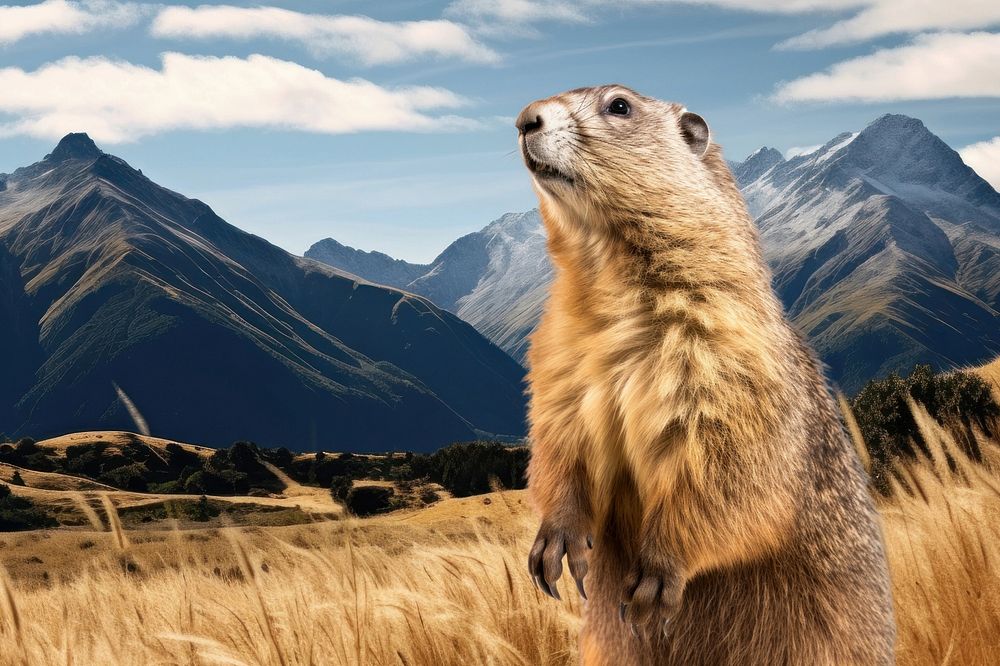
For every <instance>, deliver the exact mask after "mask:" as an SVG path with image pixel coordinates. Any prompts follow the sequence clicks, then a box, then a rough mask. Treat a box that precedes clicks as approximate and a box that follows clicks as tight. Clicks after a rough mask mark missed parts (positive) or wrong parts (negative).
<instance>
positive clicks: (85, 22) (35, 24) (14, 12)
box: [0, 0, 143, 45]
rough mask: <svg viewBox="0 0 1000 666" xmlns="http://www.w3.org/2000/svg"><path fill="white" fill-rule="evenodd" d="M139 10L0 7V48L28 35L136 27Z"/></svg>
mask: <svg viewBox="0 0 1000 666" xmlns="http://www.w3.org/2000/svg"><path fill="white" fill-rule="evenodd" d="M142 11H143V9H142V7H141V6H140V5H138V4H134V3H120V2H113V1H112V0H86V1H84V2H69V1H68V0H46V1H45V2H41V3H39V4H35V5H24V6H9V5H3V6H0V45H2V44H13V43H14V42H17V41H19V40H21V39H24V38H25V37H28V36H30V35H39V34H71V33H83V32H87V31H89V30H94V29H97V28H105V27H110V28H125V27H128V26H130V25H133V24H135V23H136V21H138V20H139V18H140V16H141V15H142Z"/></svg>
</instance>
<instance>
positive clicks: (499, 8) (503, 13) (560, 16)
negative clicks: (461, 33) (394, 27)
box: [445, 0, 591, 24]
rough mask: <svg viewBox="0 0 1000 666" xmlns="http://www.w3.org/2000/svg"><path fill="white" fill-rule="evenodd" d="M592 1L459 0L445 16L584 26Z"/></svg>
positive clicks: (452, 4) (453, 3)
mask: <svg viewBox="0 0 1000 666" xmlns="http://www.w3.org/2000/svg"><path fill="white" fill-rule="evenodd" d="M589 4H591V3H589V2H586V1H585V2H566V1H564V0H455V2H452V3H451V4H450V5H448V8H447V9H446V10H445V14H448V15H452V16H460V17H462V18H466V19H473V20H476V21H501V22H503V23H515V24H528V23H540V22H542V21H563V22H570V23H580V22H584V21H587V16H586V14H585V13H584V11H583V7H582V5H589Z"/></svg>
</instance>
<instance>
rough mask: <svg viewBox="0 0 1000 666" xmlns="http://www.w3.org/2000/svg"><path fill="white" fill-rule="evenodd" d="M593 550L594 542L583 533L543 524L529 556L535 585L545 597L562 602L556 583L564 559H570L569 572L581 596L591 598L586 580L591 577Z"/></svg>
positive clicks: (529, 565) (530, 570)
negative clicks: (588, 594)
mask: <svg viewBox="0 0 1000 666" xmlns="http://www.w3.org/2000/svg"><path fill="white" fill-rule="evenodd" d="M591 548H593V540H592V538H591V537H590V536H589V535H587V534H585V532H584V531H583V530H573V529H567V528H564V527H558V526H555V525H553V524H551V523H549V522H548V521H543V522H542V526H541V527H540V528H539V529H538V536H536V537H535V545H533V546H532V547H531V554H530V555H529V556H528V571H529V572H531V577H532V578H533V579H534V581H535V584H536V585H537V586H538V589H540V590H541V591H542V592H544V593H545V594H547V595H549V596H551V597H552V598H554V599H559V600H561V599H562V597H560V596H559V590H558V589H557V588H556V582H557V581H558V580H559V577H560V576H562V570H563V565H562V559H563V556H564V555H565V556H566V559H567V561H568V562H569V572H570V574H571V575H572V576H573V579H574V580H576V589H577V590H579V592H580V596H581V597H583V598H584V599H586V598H587V593H586V591H585V590H584V588H583V579H584V577H585V576H586V575H587V569H588V566H587V552H588V551H589V550H590V549H591Z"/></svg>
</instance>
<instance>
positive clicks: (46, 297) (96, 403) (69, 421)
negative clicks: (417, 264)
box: [0, 134, 524, 451]
mask: <svg viewBox="0 0 1000 666" xmlns="http://www.w3.org/2000/svg"><path fill="white" fill-rule="evenodd" d="M0 276H2V277H3V281H2V283H0V314H3V316H5V317H9V321H12V322H14V323H15V324H16V325H15V326H4V327H3V328H2V329H0V330H2V332H0V336H5V337H3V338H2V339H0V343H2V346H0V354H3V356H4V360H3V362H4V363H5V364H8V365H9V366H13V367H15V369H16V372H15V376H17V377H20V378H21V379H20V380H19V381H20V384H17V385H15V388H10V387H8V386H5V389H6V390H7V391H8V395H4V396H0V397H3V398H4V399H5V400H4V402H3V404H2V406H0V418H2V420H0V431H5V432H7V433H8V434H13V435H21V434H23V435H31V436H33V437H36V438H41V437H47V436H52V435H59V434H62V433H65V432H73V431H80V430H99V429H106V430H118V429H132V428H134V425H133V419H132V417H131V416H130V415H129V413H128V410H127V409H126V408H125V406H124V402H123V400H122V399H121V398H120V396H119V393H118V392H117V390H116V387H120V389H121V390H122V391H123V392H124V393H125V394H127V396H129V397H130V398H131V401H132V402H133V403H134V404H135V406H136V407H137V408H138V410H139V411H140V412H141V413H142V415H143V416H144V418H145V420H146V421H147V422H148V424H149V426H150V428H152V429H153V430H154V431H155V432H156V433H157V434H159V435H162V436H165V437H169V438H176V439H181V440H187V441H197V442H201V443H205V444H212V445H221V444H229V443H231V442H232V441H234V440H237V439H251V440H254V441H257V442H259V443H261V444H265V445H285V446H289V447H290V448H293V449H300V450H302V449H313V448H314V447H316V446H322V447H325V448H327V449H338V450H355V451H366V450H389V449H403V448H405V449H414V450H420V449H429V448H435V447H437V446H440V445H443V444H446V443H449V442H451V441H455V440H462V439H472V438H474V437H475V436H477V435H478V434H482V433H490V434H499V435H507V436H519V435H521V434H523V430H524V424H523V420H524V397H523V395H522V386H521V385H522V380H523V369H522V368H521V367H520V366H519V365H518V364H517V363H516V362H514V361H513V360H512V359H511V358H510V357H508V356H507V355H506V354H505V353H504V352H503V351H502V350H500V349H499V348H497V347H496V346H495V345H493V344H492V343H490V342H489V341H487V340H486V339H484V338H483V337H482V336H481V335H480V334H479V333H478V332H476V330H475V329H474V328H473V327H472V326H470V325H468V324H467V323H465V322H463V321H462V320H461V319H459V318H458V317H456V316H454V315H452V314H450V313H448V312H446V311H443V310H441V309H440V308H438V307H437V306H435V305H433V304H432V303H430V302H429V301H427V300H426V299H423V298H420V297H419V296H415V295H413V294H411V293H404V292H401V291H399V290H396V289H392V288H388V287H385V286H381V285H376V284H371V283H369V282H367V281H365V280H362V279H359V278H357V277H355V276H353V275H347V274H345V273H343V272H341V271H337V270H334V269H332V268H330V267H328V266H325V265H323V264H320V263H318V262H315V261H311V260H309V259H303V258H300V257H295V256H293V255H291V254H289V253H287V252H285V251H284V250H281V249H280V248H278V247H276V246H274V245H271V244H270V243H268V242H267V241H265V240H263V239H261V238H259V237H256V236H253V235H251V234H248V233H245V232H243V231H241V230H239V229H237V228H236V227H234V226H232V225H230V224H228V223H226V222H225V221H224V220H222V219H221V218H219V217H218V216H217V215H215V213H214V212H213V211H212V210H211V208H209V207H208V206H207V205H205V204H204V203H202V202H200V201H197V200H192V199H188V198H186V197H184V196H182V195H180V194H177V193H174V192H171V191H169V190H167V189H165V188H163V187H160V186H158V185H156V184H155V183H153V182H152V181H150V180H149V179H148V178H146V177H145V176H144V175H143V174H142V173H141V172H140V171H138V170H136V169H133V168H132V167H130V166H129V165H128V164H126V163H125V162H124V161H122V160H121V159H118V158H116V157H113V156H111V155H108V154H105V153H103V152H102V151H101V150H100V149H98V148H97V146H96V145H94V143H93V142H92V141H91V140H90V139H89V137H87V136H86V135H82V134H74V135H69V136H67V137H66V138H64V139H63V140H62V141H61V142H60V143H59V145H58V146H57V147H56V149H55V150H54V151H53V152H52V153H51V154H49V155H48V156H46V157H45V159H43V160H42V161H40V162H38V163H36V164H33V165H31V166H28V167H24V168H21V169H18V170H16V171H14V172H13V173H12V174H10V175H6V176H2V177H0Z"/></svg>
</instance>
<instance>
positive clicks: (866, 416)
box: [851, 365, 1000, 492]
mask: <svg viewBox="0 0 1000 666" xmlns="http://www.w3.org/2000/svg"><path fill="white" fill-rule="evenodd" d="M908 398H912V399H913V400H914V401H916V402H917V403H919V404H921V405H923V406H924V408H926V409H927V412H928V413H929V414H930V415H931V416H932V417H933V418H934V419H935V420H936V421H938V423H940V424H942V425H945V426H948V427H949V428H951V429H952V431H953V432H955V433H957V434H958V438H959V440H960V442H961V444H962V446H963V448H964V449H965V452H966V453H967V454H968V455H969V456H970V457H972V458H973V459H974V460H979V459H980V451H979V447H978V444H977V443H976V438H975V436H974V432H973V431H974V429H978V430H980V431H982V432H984V433H986V434H987V435H995V434H997V431H998V428H997V422H998V421H997V420H998V418H1000V405H997V403H996V401H995V400H994V398H993V393H992V390H991V387H990V385H989V384H988V383H987V382H986V381H985V380H983V379H982V378H980V377H979V376H978V375H974V374H971V373H967V372H950V373H946V374H935V373H934V371H933V369H931V367H930V366H929V365H918V366H916V367H915V368H914V369H913V372H911V373H910V375H909V376H908V377H905V378H903V377H900V376H899V375H897V374H895V373H893V374H891V375H889V376H888V377H885V378H884V379H877V380H872V381H870V382H868V384H866V385H865V387H864V388H862V389H861V391H860V392H859V393H858V395H857V397H855V398H854V400H853V402H852V404H851V407H852V409H853V411H854V415H855V417H856V419H857V421H858V427H859V428H860V429H861V434H862V436H863V437H864V440H865V443H866V444H867V446H868V449H869V451H870V452H871V456H872V474H873V476H874V479H875V484H876V487H878V488H879V490H881V491H883V492H885V491H887V490H888V474H889V471H890V470H891V469H892V465H893V463H894V460H895V459H896V458H897V457H900V456H905V457H907V458H913V457H915V456H916V454H917V453H918V452H923V453H925V454H926V453H927V445H926V443H925V442H924V440H923V437H922V436H921V434H920V431H919V429H918V428H917V424H916V421H915V420H914V417H913V413H912V411H911V410H910V408H909V406H908V405H907V399H908Z"/></svg>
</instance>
